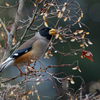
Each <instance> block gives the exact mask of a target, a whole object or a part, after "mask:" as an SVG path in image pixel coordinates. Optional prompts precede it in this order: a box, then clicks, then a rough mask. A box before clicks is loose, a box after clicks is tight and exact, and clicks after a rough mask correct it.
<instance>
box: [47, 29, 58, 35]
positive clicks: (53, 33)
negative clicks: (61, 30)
mask: <svg viewBox="0 0 100 100" xmlns="http://www.w3.org/2000/svg"><path fill="white" fill-rule="evenodd" d="M56 33H57V32H56V29H53V28H52V29H51V30H50V31H49V34H50V35H55V34H56Z"/></svg>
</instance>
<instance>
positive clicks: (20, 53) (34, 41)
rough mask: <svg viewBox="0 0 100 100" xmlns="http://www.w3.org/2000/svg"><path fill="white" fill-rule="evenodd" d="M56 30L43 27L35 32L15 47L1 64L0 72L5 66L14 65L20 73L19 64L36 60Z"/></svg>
mask: <svg viewBox="0 0 100 100" xmlns="http://www.w3.org/2000/svg"><path fill="white" fill-rule="evenodd" d="M55 33H56V30H55V29H52V28H50V27H44V28H42V29H40V31H39V32H37V33H36V34H35V36H33V37H32V38H31V39H29V40H27V41H26V42H25V43H24V44H22V45H21V46H20V47H19V48H18V49H16V50H15V51H14V52H13V53H12V54H11V56H10V57H9V58H8V59H7V60H6V61H4V62H3V63H2V64H1V66H0V67H1V70H0V73H1V72H2V71H3V70H4V69H6V68H7V67H9V66H11V65H13V66H16V67H17V68H18V69H19V71H20V74H22V71H21V70H20V68H19V66H22V65H25V64H26V63H28V62H29V61H30V60H33V61H36V60H38V59H39V58H40V57H41V56H42V55H43V53H44V52H45V50H46V48H47V46H48V44H49V42H50V40H51V38H52V35H55Z"/></svg>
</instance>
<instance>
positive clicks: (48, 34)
mask: <svg viewBox="0 0 100 100" xmlns="http://www.w3.org/2000/svg"><path fill="white" fill-rule="evenodd" d="M39 33H40V35H41V36H43V37H46V38H47V39H48V40H50V39H51V37H52V35H55V34H56V30H55V29H53V28H50V27H44V28H42V29H40V31H39Z"/></svg>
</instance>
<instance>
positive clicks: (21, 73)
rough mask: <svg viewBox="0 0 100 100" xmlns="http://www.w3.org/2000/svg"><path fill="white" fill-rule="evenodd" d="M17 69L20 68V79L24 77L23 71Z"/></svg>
mask: <svg viewBox="0 0 100 100" xmlns="http://www.w3.org/2000/svg"><path fill="white" fill-rule="evenodd" d="M17 68H18V70H19V72H20V77H22V76H23V72H22V71H21V69H20V68H19V67H17Z"/></svg>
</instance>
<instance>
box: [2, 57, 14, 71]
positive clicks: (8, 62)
mask: <svg viewBox="0 0 100 100" xmlns="http://www.w3.org/2000/svg"><path fill="white" fill-rule="evenodd" d="M14 61H15V59H14V58H10V57H9V58H8V59H7V60H5V61H4V62H3V63H2V64H1V65H0V73H2V71H3V70H4V69H6V68H7V67H9V66H11V65H13V63H14Z"/></svg>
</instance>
